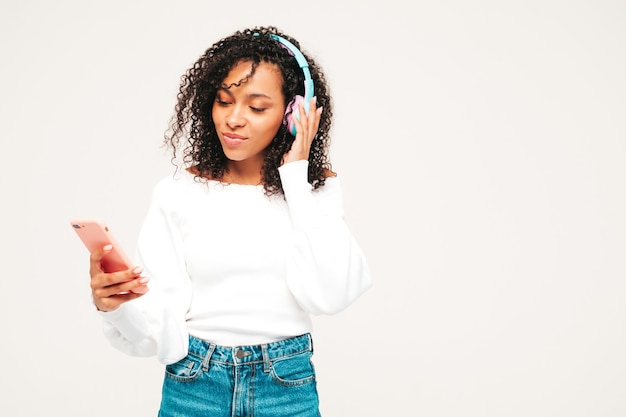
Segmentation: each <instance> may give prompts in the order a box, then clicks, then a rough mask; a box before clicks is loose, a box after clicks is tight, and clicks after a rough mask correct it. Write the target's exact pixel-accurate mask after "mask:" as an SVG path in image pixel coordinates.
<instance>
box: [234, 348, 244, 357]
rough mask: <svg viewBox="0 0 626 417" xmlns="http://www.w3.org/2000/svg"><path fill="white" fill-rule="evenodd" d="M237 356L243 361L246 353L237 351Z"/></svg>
mask: <svg viewBox="0 0 626 417" xmlns="http://www.w3.org/2000/svg"><path fill="white" fill-rule="evenodd" d="M235 356H237V359H241V358H243V357H244V356H245V353H244V351H243V350H241V349H237V353H235Z"/></svg>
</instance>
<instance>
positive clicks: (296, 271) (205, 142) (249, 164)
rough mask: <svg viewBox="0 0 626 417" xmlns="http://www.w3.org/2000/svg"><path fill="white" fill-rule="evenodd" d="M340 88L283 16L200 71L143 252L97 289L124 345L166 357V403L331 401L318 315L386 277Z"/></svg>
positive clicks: (94, 279) (96, 260)
mask: <svg viewBox="0 0 626 417" xmlns="http://www.w3.org/2000/svg"><path fill="white" fill-rule="evenodd" d="M331 118H332V103H331V98H330V95H329V92H328V87H327V84H326V79H325V77H324V75H323V73H322V71H321V69H320V68H319V66H318V65H317V64H316V63H315V62H314V61H313V60H312V59H311V58H310V57H308V56H305V54H303V53H302V52H301V51H300V50H299V47H298V42H297V41H296V40H295V39H293V38H291V37H289V36H287V35H285V34H283V33H281V32H279V31H278V30H277V29H276V28H274V27H257V28H253V29H246V30H243V31H237V32H236V33H234V34H233V35H231V36H229V37H226V38H224V39H221V40H219V41H218V42H216V43H215V44H213V45H212V46H211V47H210V48H209V49H208V50H207V51H206V52H205V53H204V54H203V55H202V56H201V57H200V58H199V59H198V61H197V62H196V63H195V64H194V65H193V66H192V67H191V68H190V69H189V70H188V71H187V73H186V74H185V76H184V77H183V82H182V85H181V87H180V92H179V94H178V103H177V106H176V115H175V117H174V118H173V121H172V129H171V131H170V132H168V134H167V135H166V139H165V142H166V144H168V145H169V146H171V148H172V150H173V160H175V159H177V158H179V157H180V161H179V162H180V164H181V165H182V169H180V170H177V171H176V173H175V175H173V176H172V177H167V178H164V179H163V180H161V181H160V182H159V183H158V184H157V185H156V187H155V189H154V191H153V197H152V201H151V203H150V208H149V210H148V213H147V215H146V219H145V222H144V224H143V226H142V229H141V232H140V236H139V240H138V244H137V259H136V261H137V264H138V266H137V267H136V268H133V269H129V270H127V271H122V272H117V273H111V274H107V273H104V272H103V271H102V268H101V264H100V260H101V259H102V257H103V256H106V254H107V253H108V252H109V251H110V250H111V247H110V246H108V247H104V248H102V250H96V251H94V252H93V253H92V254H91V271H90V272H91V287H92V294H93V300H94V304H95V305H96V307H97V308H98V310H100V311H101V313H100V314H101V315H102V317H103V319H104V324H105V334H106V336H107V337H108V339H109V340H110V341H111V342H112V344H113V345H114V346H116V347H117V348H119V349H120V350H122V351H124V352H126V353H128V354H130V355H137V356H151V355H156V356H157V357H158V359H159V360H160V361H161V362H162V363H164V364H165V365H166V372H165V379H164V383H163V394H162V402H161V409H160V412H159V414H160V415H162V416H174V415H179V416H194V415H211V416H222V415H223V416H231V415H238V416H239V415H241V416H244V415H245V416H248V415H254V416H275V415H289V416H318V415H319V411H318V396H317V389H316V382H315V372H314V369H313V366H312V363H311V356H312V353H313V346H312V341H311V335H310V332H311V330H312V325H311V318H310V316H311V315H318V314H334V313H336V312H339V311H341V310H343V309H344V308H346V307H347V306H348V305H350V304H351V303H352V302H353V301H354V300H355V299H356V298H357V297H359V296H360V295H361V294H362V293H363V292H364V291H365V290H366V289H367V288H369V287H370V285H371V278H370V273H369V269H368V266H367V262H366V260H365V258H364V256H363V253H362V251H361V249H360V248H359V246H358V244H357V243H356V242H355V240H354V237H353V236H352V234H351V232H350V230H349V229H348V227H347V225H346V223H345V221H344V219H343V207H342V194H341V187H340V182H339V179H338V177H337V176H336V174H335V173H334V172H333V171H331V166H330V162H329V158H328V146H329V139H330V136H329V130H330V127H331Z"/></svg>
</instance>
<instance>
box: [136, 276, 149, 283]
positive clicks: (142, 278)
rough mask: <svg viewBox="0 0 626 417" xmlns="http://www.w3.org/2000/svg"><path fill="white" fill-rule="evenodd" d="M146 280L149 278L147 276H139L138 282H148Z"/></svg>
mask: <svg viewBox="0 0 626 417" xmlns="http://www.w3.org/2000/svg"><path fill="white" fill-rule="evenodd" d="M148 281H150V278H148V277H141V278H140V279H139V282H140V283H142V284H145V283H146V282H148Z"/></svg>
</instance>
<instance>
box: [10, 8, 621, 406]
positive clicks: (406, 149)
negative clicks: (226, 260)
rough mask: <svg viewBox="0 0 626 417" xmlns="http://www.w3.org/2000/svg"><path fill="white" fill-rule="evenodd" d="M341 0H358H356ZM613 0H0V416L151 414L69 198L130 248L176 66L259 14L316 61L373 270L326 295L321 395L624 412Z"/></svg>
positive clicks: (156, 173) (144, 378)
mask: <svg viewBox="0 0 626 417" xmlns="http://www.w3.org/2000/svg"><path fill="white" fill-rule="evenodd" d="M347 3H349V4H347ZM625 21H626V3H624V2H622V1H609V0H593V1H592V0H587V1H585V0H580V1H565V0H562V1H558V0H530V1H519V2H502V1H489V0H477V1H472V2H467V1H463V0H444V1H436V2H435V1H418V2H402V1H400V0H389V1H384V2H382V1H381V2H375V3H374V2H371V1H356V0H354V1H350V2H340V1H329V0H319V1H317V2H313V3H311V2H294V1H275V2H256V1H239V2H226V1H224V2H209V1H173V0H172V1H164V0H158V1H121V0H110V1H108V2H93V1H78V0H57V1H54V2H48V1H43V0H40V1H36V0H25V1H19V2H18V1H7V0H3V1H2V2H1V3H0V60H1V61H0V62H1V65H0V118H1V124H0V141H1V143H0V145H1V146H0V152H1V155H2V162H1V165H0V169H1V170H2V171H1V173H0V184H1V189H0V190H1V201H2V203H1V205H0V206H1V208H0V210H1V213H2V216H0V227H1V229H0V236H1V237H0V242H1V246H0V262H1V264H0V265H1V267H2V278H1V280H0V285H1V287H0V325H1V336H0V337H1V338H2V339H1V340H2V342H1V343H0V353H1V357H2V371H1V373H0V375H1V376H0V414H1V415H10V416H50V415H53V416H61V415H63V416H65V415H72V416H74V415H81V416H91V417H97V416H109V415H116V416H120V417H121V416H155V415H156V412H157V409H158V404H159V399H160V385H161V376H162V367H161V365H160V364H158V362H157V361H156V359H137V358H130V357H126V356H124V355H123V354H121V353H119V352H118V351H116V350H114V349H113V348H112V347H110V346H109V345H108V342H106V340H105V339H104V337H103V336H102V334H101V328H100V320H99V318H98V317H97V316H96V314H95V313H94V310H93V307H92V305H91V303H90V293H89V288H88V274H87V268H88V259H87V252H86V251H85V249H84V248H83V247H82V246H81V244H80V242H79V240H78V239H77V238H76V237H75V236H74V232H73V231H72V230H71V228H70V227H69V223H68V222H69V219H70V218H71V217H74V216H98V217H102V218H104V219H105V220H106V221H107V222H108V223H109V225H110V226H111V228H112V229H114V230H115V232H116V234H117V235H118V238H119V239H120V240H121V242H122V244H123V245H124V246H125V247H126V249H127V251H129V252H132V251H133V250H134V242H135V236H136V234H137V232H138V229H139V226H140V223H141V221H142V219H143V215H144V212H145V210H146V209H147V204H148V197H149V194H150V192H151V188H152V186H153V185H154V183H155V182H156V181H157V180H158V179H160V178H161V177H162V176H164V175H168V174H169V173H170V172H171V167H170V165H169V160H168V156H167V155H166V154H165V153H164V151H163V149H161V148H160V144H161V138H162V134H163V131H164V130H165V127H166V123H167V121H168V118H169V116H170V115H171V113H172V111H173V106H174V99H175V94H176V91H177V88H178V82H179V77H180V76H181V75H182V74H183V73H184V71H185V70H186V69H187V67H188V66H190V65H191V64H192V63H193V62H194V61H195V60H196V58H197V57H198V56H199V55H200V54H201V53H202V52H203V51H204V49H205V48H206V47H208V46H209V45H210V44H211V43H213V42H214V41H215V40H217V39H218V38H220V37H222V36H226V35H228V34H230V33H231V32H232V31H234V30H236V29H241V28H243V27H245V26H249V25H257V24H263V25H265V24H272V25H276V26H278V27H280V28H282V29H283V30H285V31H286V32H288V33H290V34H292V35H294V36H295V37H297V38H298V39H299V40H300V41H301V42H302V44H303V45H304V47H305V48H304V49H306V50H307V51H308V52H310V53H312V54H313V55H315V56H316V57H317V58H318V60H319V62H320V63H321V64H322V65H323V66H324V68H325V69H326V71H327V73H328V76H329V80H330V82H331V86H332V87H333V89H334V97H335V102H336V113H337V119H336V125H335V131H334V138H335V139H334V144H333V146H334V147H333V157H334V168H335V170H336V171H338V172H339V174H340V175H341V177H342V180H343V183H344V188H345V192H346V207H347V213H348V222H349V223H350V224H351V226H352V228H353V230H354V233H355V234H356V235H357V237H358V238H359V240H360V242H361V244H362V246H363V248H364V250H365V252H366V253H367V255H368V257H369V259H370V263H371V267H372V270H373V273H374V278H375V286H374V287H373V288H372V290H371V291H370V292H368V293H367V294H366V295H364V296H363V297H362V298H361V299H359V300H358V301H357V302H356V303H355V304H354V305H353V306H351V307H350V308H349V309H348V310H346V311H344V312H342V313H340V314H338V315H336V316H333V317H320V318H317V319H316V331H315V334H314V336H315V338H316V365H317V370H318V373H319V389H320V396H321V401H322V411H323V413H324V416H325V417H335V416H341V417H345V416H359V417H366V416H376V417H379V416H391V415H406V416H428V417H440V416H441V417H443V416H446V417H448V416H455V417H456V416H464V417H474V416H476V417H479V416H480V417H502V416H507V417H516V416H524V417H526V416H534V417H537V416H550V417H552V416H568V417H577V416H594V417H596V416H603V417H605V416H624V415H626V395H624V394H625V392H626V377H625V376H624V375H626V355H625V353H624V352H626V302H625V301H626V280H625V278H626V274H625V273H626V257H625V256H624V254H625V250H626V237H625V236H626V220H625V215H624V213H626V195H625V186H624V183H625V180H626V163H625V157H626V117H625V116H626V29H625V28H626V26H625V25H624V22H625Z"/></svg>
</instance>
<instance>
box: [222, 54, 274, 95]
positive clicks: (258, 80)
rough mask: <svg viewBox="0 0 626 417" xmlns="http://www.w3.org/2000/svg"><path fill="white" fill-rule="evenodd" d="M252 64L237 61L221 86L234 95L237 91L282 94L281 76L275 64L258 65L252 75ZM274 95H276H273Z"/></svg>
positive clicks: (262, 63) (264, 63) (263, 63)
mask: <svg viewBox="0 0 626 417" xmlns="http://www.w3.org/2000/svg"><path fill="white" fill-rule="evenodd" d="M251 73H252V62H249V61H239V62H237V63H236V64H235V65H233V67H232V68H231V69H230V71H229V72H228V75H227V76H226V78H224V81H223V85H224V86H225V87H229V86H230V88H228V90H229V91H231V92H233V93H235V92H236V91H237V90H250V89H253V90H260V91H262V92H265V93H267V92H270V91H278V92H279V93H280V92H282V86H283V75H282V73H281V72H280V69H279V68H278V66H277V65H275V64H270V63H268V62H261V63H259V64H258V65H257V66H256V68H255V69H254V74H252V75H251ZM274 94H276V93H274Z"/></svg>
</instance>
